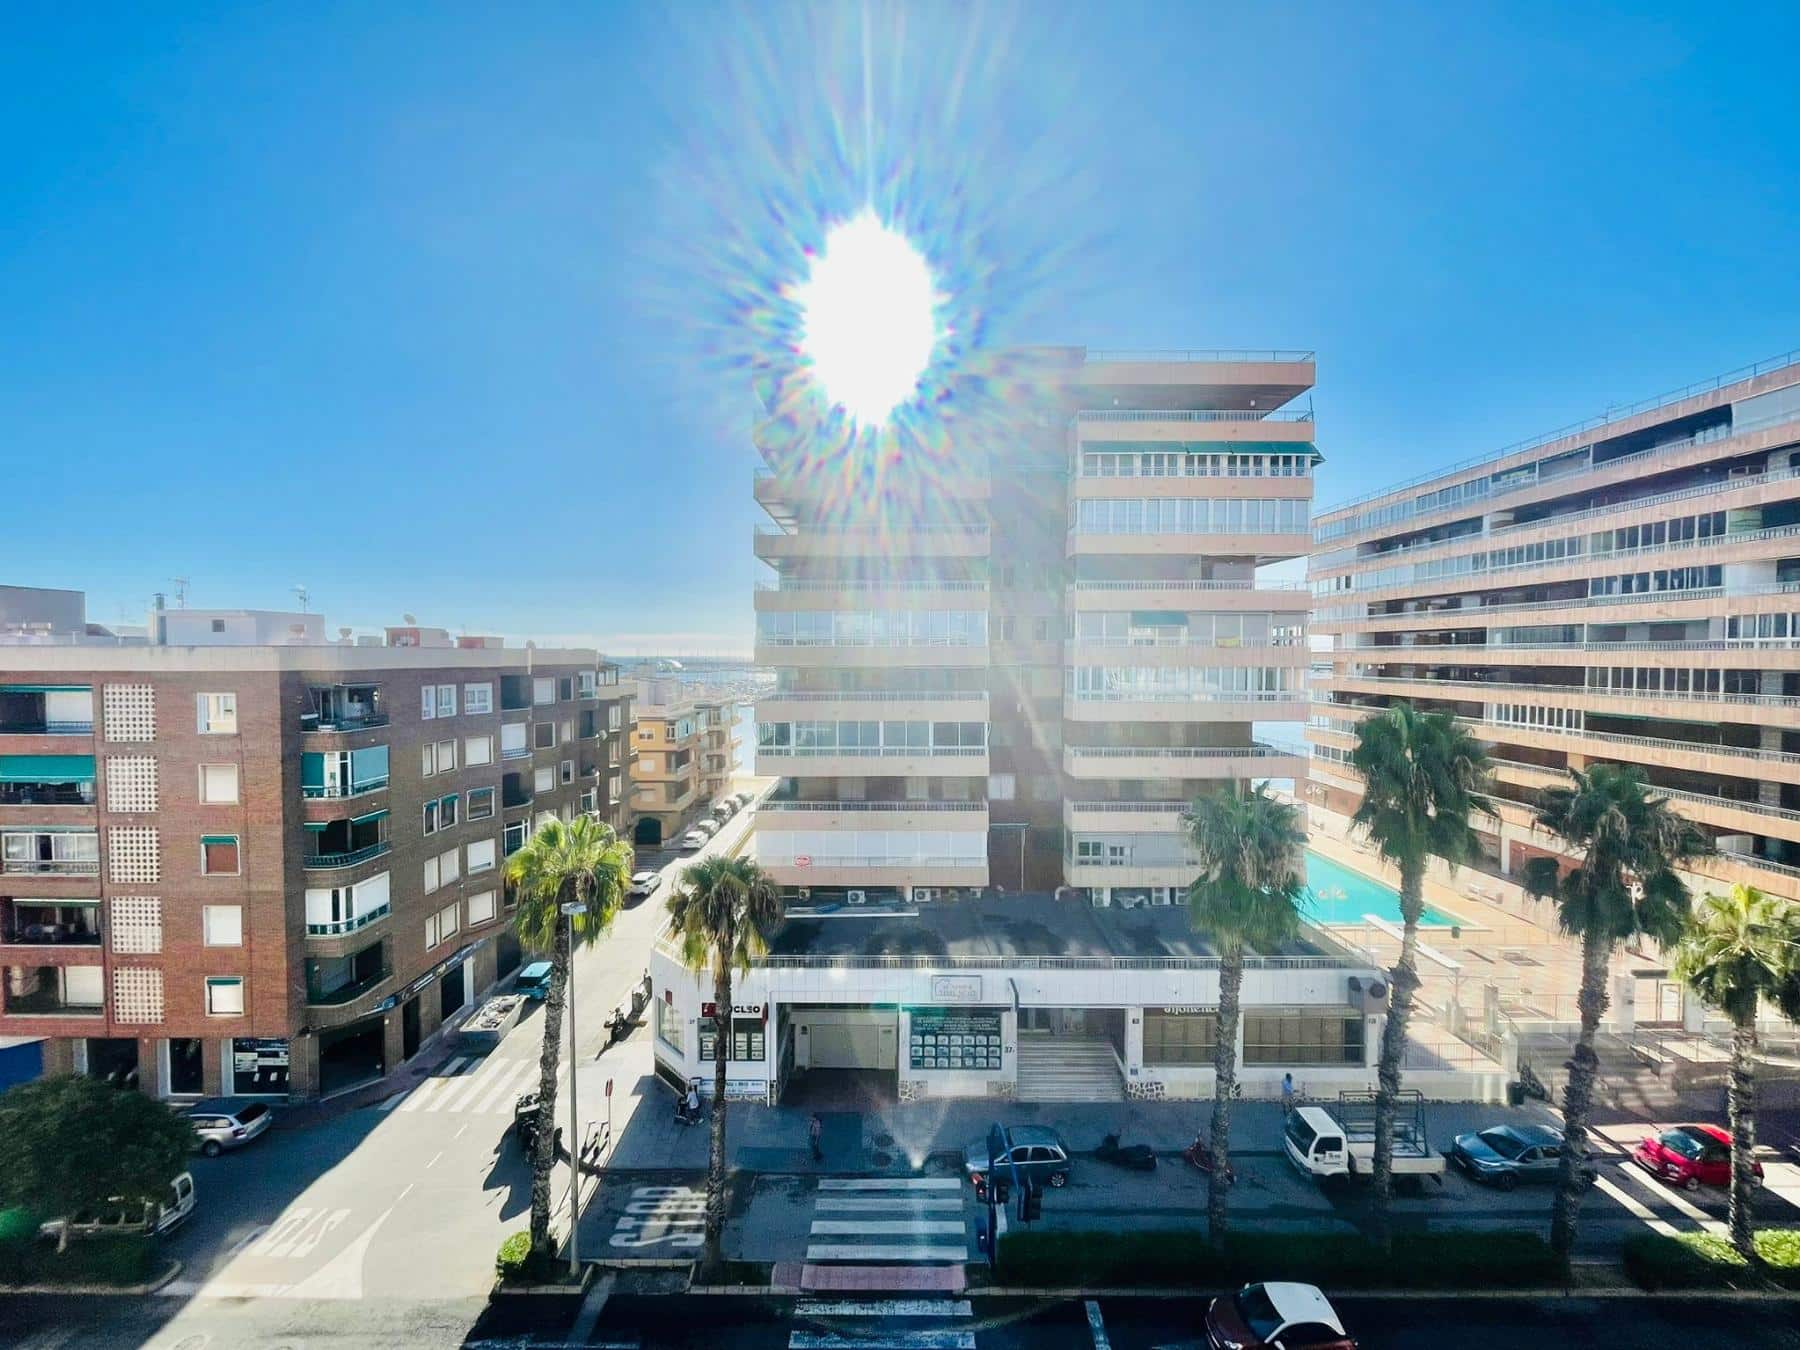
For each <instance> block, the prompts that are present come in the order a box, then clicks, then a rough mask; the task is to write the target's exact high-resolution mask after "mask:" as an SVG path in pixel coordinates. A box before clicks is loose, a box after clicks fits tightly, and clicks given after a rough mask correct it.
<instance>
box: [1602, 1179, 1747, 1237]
mask: <svg viewBox="0 0 1800 1350" xmlns="http://www.w3.org/2000/svg"><path fill="white" fill-rule="evenodd" d="M1619 1170H1620V1171H1621V1172H1624V1173H1625V1174H1626V1175H1628V1176H1629V1177H1630V1178H1631V1179H1632V1180H1633V1181H1635V1182H1636V1183H1637V1184H1638V1186H1639V1187H1640V1188H1642V1189H1643V1190H1646V1191H1649V1192H1650V1193H1651V1194H1652V1195H1654V1196H1656V1197H1658V1198H1659V1199H1662V1200H1667V1201H1668V1202H1669V1203H1670V1204H1671V1205H1673V1206H1675V1208H1676V1209H1678V1210H1680V1211H1681V1213H1682V1214H1683V1215H1685V1216H1686V1217H1687V1218H1690V1219H1692V1220H1693V1221H1694V1222H1695V1223H1697V1224H1699V1225H1700V1226H1701V1227H1702V1228H1703V1229H1705V1230H1706V1231H1707V1232H1708V1233H1713V1234H1715V1235H1717V1236H1720V1237H1723V1236H1724V1235H1725V1234H1727V1233H1729V1232H1730V1231H1731V1230H1730V1229H1729V1228H1727V1227H1726V1226H1725V1225H1724V1224H1723V1223H1721V1222H1719V1220H1717V1219H1715V1218H1713V1216H1712V1215H1710V1214H1708V1213H1707V1212H1706V1211H1705V1210H1703V1209H1701V1208H1700V1206H1698V1205H1696V1204H1695V1203H1694V1202H1693V1201H1692V1200H1689V1199H1688V1198H1687V1197H1686V1196H1685V1195H1683V1194H1682V1193H1681V1192H1680V1191H1678V1190H1676V1189H1675V1188H1674V1187H1673V1186H1665V1185H1663V1183H1662V1182H1660V1181H1658V1180H1657V1179H1656V1178H1655V1177H1653V1176H1651V1175H1650V1174H1649V1173H1648V1172H1646V1171H1645V1170H1644V1169H1643V1168H1641V1167H1639V1166H1638V1165H1637V1164H1636V1163H1626V1164H1625V1165H1624V1166H1623V1167H1621V1168H1620V1169H1619Z"/></svg>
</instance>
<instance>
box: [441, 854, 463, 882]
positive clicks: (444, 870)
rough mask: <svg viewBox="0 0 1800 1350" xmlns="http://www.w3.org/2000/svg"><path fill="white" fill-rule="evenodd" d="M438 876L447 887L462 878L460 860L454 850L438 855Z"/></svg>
mask: <svg viewBox="0 0 1800 1350" xmlns="http://www.w3.org/2000/svg"><path fill="white" fill-rule="evenodd" d="M437 860H438V876H439V879H440V880H441V881H442V882H443V884H444V885H446V886H448V885H449V884H450V883H451V882H453V881H455V880H456V879H457V878H458V877H460V876H462V860H461V857H460V856H459V855H458V853H457V851H456V850H455V849H450V850H448V851H446V852H444V853H440V854H438V858H437Z"/></svg>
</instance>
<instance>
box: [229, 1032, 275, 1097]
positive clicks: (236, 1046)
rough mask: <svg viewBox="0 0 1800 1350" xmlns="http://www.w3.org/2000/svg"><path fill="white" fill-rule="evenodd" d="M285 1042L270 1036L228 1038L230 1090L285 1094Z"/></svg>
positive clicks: (259, 1093)
mask: <svg viewBox="0 0 1800 1350" xmlns="http://www.w3.org/2000/svg"><path fill="white" fill-rule="evenodd" d="M288 1064H289V1055H288V1043H287V1042H286V1041H285V1040H281V1039H279V1038H273V1037H254V1036H237V1037H233V1038H232V1042H231V1090H232V1091H233V1092H234V1093H242V1094H244V1095H245V1096H276V1095H285V1094H286V1093H287V1090H288Z"/></svg>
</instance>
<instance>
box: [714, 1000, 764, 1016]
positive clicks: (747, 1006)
mask: <svg viewBox="0 0 1800 1350" xmlns="http://www.w3.org/2000/svg"><path fill="white" fill-rule="evenodd" d="M700 1015H701V1016H702V1017H717V1016H718V1015H719V1005H718V1004H716V1003H702V1004H701V1005H700ZM731 1015H732V1016H733V1017H763V1016H764V1013H763V1005H762V1004H760V1003H734V1004H732V1005H731Z"/></svg>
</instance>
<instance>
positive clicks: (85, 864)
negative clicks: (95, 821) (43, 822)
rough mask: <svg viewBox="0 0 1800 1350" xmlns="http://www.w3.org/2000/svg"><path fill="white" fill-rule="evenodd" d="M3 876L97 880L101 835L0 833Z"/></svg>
mask: <svg viewBox="0 0 1800 1350" xmlns="http://www.w3.org/2000/svg"><path fill="white" fill-rule="evenodd" d="M0 873H4V874H5V875H7V876H28V877H97V876H99V875H100V836H99V834H98V833H97V832H93V831H76V830H32V829H29V828H27V829H9V830H6V831H5V832H4V833H0Z"/></svg>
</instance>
